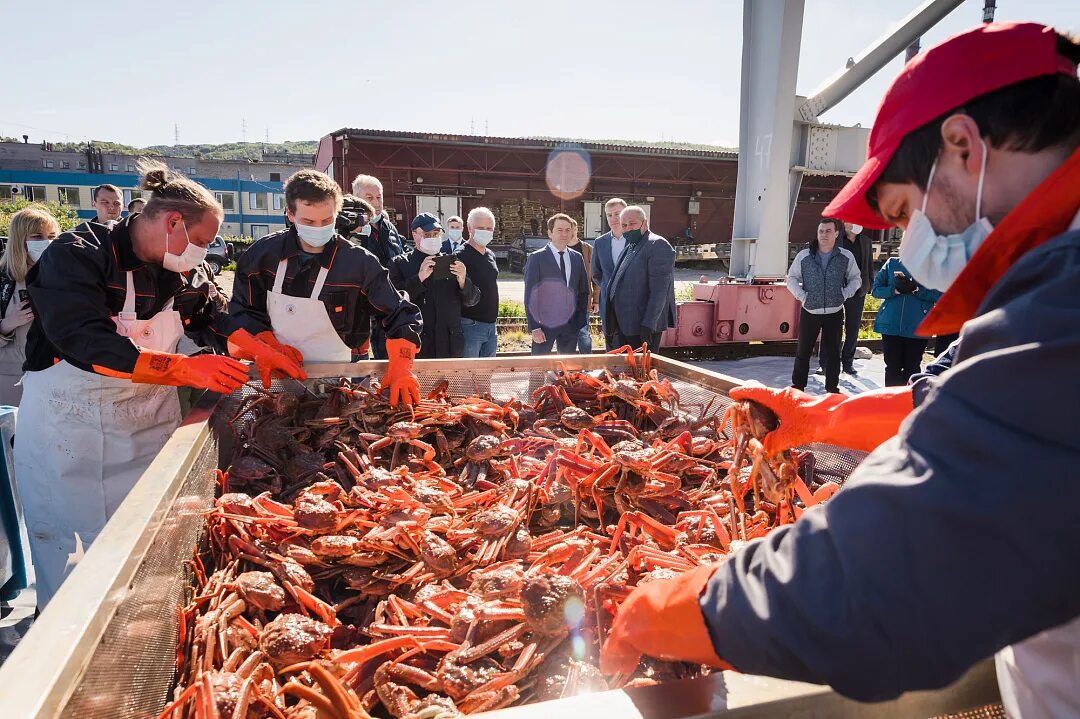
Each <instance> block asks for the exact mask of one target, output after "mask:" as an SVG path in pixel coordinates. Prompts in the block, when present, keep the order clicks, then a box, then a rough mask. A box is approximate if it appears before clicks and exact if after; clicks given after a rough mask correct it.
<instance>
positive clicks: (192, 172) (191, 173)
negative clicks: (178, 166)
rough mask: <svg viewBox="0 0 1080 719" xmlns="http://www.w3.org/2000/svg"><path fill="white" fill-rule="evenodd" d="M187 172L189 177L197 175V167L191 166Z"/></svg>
mask: <svg viewBox="0 0 1080 719" xmlns="http://www.w3.org/2000/svg"><path fill="white" fill-rule="evenodd" d="M187 174H188V176H189V177H195V168H194V167H189V168H188V169H187Z"/></svg>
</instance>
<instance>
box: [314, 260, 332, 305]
mask: <svg viewBox="0 0 1080 719" xmlns="http://www.w3.org/2000/svg"><path fill="white" fill-rule="evenodd" d="M329 273H330V270H328V269H326V268H325V267H323V268H320V269H319V276H318V277H316V278H315V286H314V287H313V288H312V289H311V299H313V300H317V299H319V295H321V294H322V288H323V284H325V283H326V276H327V275H328V274H329Z"/></svg>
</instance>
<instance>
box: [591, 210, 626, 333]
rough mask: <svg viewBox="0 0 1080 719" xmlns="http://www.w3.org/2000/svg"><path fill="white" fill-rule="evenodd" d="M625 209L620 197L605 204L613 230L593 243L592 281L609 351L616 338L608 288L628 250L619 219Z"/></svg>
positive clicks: (609, 225) (609, 223)
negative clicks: (609, 312) (609, 317)
mask: <svg viewBox="0 0 1080 719" xmlns="http://www.w3.org/2000/svg"><path fill="white" fill-rule="evenodd" d="M625 209H626V200H624V199H622V198H620V197H613V198H611V199H610V200H608V201H607V202H605V203H604V214H605V215H607V223H608V227H610V228H611V229H610V230H608V231H607V232H605V233H604V234H602V235H600V236H599V237H597V238H596V242H594V243H593V254H592V263H591V266H592V281H593V282H594V283H595V284H597V285H599V287H600V322H601V324H602V325H603V328H604V339H605V340H606V342H607V348H608V349H609V350H610V349H612V348H613V346H612V342H613V341H614V338H613V337H612V336H611V330H610V329H609V328H608V321H607V288H608V283H609V282H611V278H612V277H613V276H614V275H615V264H616V263H617V262H618V261H619V257H620V256H621V255H622V253H623V250H624V249H626V240H624V239H623V236H622V220H621V219H620V218H619V216H620V215H621V214H622V211H623V210H625ZM616 346H617V345H616Z"/></svg>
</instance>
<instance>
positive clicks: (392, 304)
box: [229, 228, 421, 351]
mask: <svg viewBox="0 0 1080 719" xmlns="http://www.w3.org/2000/svg"><path fill="white" fill-rule="evenodd" d="M282 258H288V260H289V262H288V264H287V265H286V266H285V283H284V284H283V285H282V288H281V291H282V293H284V294H286V295H289V296H290V297H311V291H312V290H313V289H314V288H315V280H316V279H317V277H318V275H319V270H320V269H322V268H323V267H326V268H327V270H328V272H327V275H326V282H325V283H323V289H322V292H321V293H320V294H319V299H320V300H322V303H323V305H324V306H325V307H326V313H327V315H329V317H330V323H331V324H332V325H333V326H334V329H335V330H336V331H337V333H338V337H340V338H341V341H342V342H344V343H345V344H346V345H347V346H348V347H350V348H352V349H354V350H357V351H359V350H361V349H362V348H363V347H364V345H365V344H366V343H367V341H368V337H369V336H370V334H371V319H372V317H374V318H375V319H376V321H378V322H379V324H380V326H382V328H383V329H384V330H385V331H386V336H387V337H389V338H391V339H406V340H409V341H410V342H412V343H413V344H416V345H419V344H420V324H421V319H420V311H419V310H418V309H417V308H416V306H415V305H413V304H412V303H411V302H409V301H408V300H407V299H405V298H403V297H402V296H401V295H400V294H399V293H398V291H397V290H396V289H395V288H394V285H393V284H391V282H390V279H389V278H388V276H387V271H386V269H385V268H384V267H383V266H382V265H381V264H379V261H378V259H376V258H375V256H374V255H373V254H371V253H370V252H368V251H367V250H365V249H364V248H363V247H361V246H359V245H357V244H355V243H353V242H350V241H349V240H346V239H345V238H343V237H341V236H338V237H336V238H335V239H334V240H331V242H330V243H329V244H328V245H326V248H325V249H324V250H323V251H322V252H320V253H319V254H317V255H311V256H310V257H308V258H307V259H305V258H304V256H303V255H302V254H301V252H300V242H299V238H298V237H297V235H296V229H295V228H289V229H286V230H282V231H280V232H275V233H274V234H272V235H267V236H266V237H264V238H262V239H261V240H259V241H258V242H256V243H255V244H253V245H252V246H251V248H250V249H249V250H248V251H247V252H245V253H244V254H243V255H241V256H240V260H239V261H238V262H237V267H236V280H235V282H234V283H233V298H232V302H231V303H230V304H229V311H230V313H231V314H232V315H233V317H234V318H235V320H236V322H237V323H238V324H239V325H240V326H241V327H244V328H245V329H247V330H248V331H249V332H251V333H252V334H257V333H259V332H262V331H264V330H269V329H271V326H270V315H269V314H267V311H266V294H267V292H269V291H270V290H272V289H273V288H274V280H275V276H276V273H277V267H278V263H279V262H280V261H281V260H282Z"/></svg>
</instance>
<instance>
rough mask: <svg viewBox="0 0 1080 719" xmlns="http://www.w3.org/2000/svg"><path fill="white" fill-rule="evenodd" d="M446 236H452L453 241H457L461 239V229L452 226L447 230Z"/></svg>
mask: <svg viewBox="0 0 1080 719" xmlns="http://www.w3.org/2000/svg"><path fill="white" fill-rule="evenodd" d="M446 236H447V237H449V238H450V241H451V242H457V241H458V240H460V239H461V230H455V229H454V228H450V229H449V230H447V231H446Z"/></svg>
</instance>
